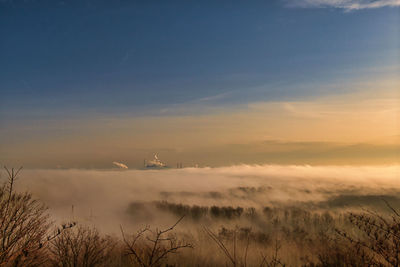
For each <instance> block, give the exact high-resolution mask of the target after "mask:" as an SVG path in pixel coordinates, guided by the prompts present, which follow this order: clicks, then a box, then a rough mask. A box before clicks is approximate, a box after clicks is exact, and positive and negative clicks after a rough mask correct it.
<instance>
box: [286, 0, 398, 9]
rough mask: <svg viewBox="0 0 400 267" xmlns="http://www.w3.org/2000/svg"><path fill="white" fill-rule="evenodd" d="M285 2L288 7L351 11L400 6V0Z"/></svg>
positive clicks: (312, 0)
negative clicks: (329, 8)
mask: <svg viewBox="0 0 400 267" xmlns="http://www.w3.org/2000/svg"><path fill="white" fill-rule="evenodd" d="M287 4H288V6H289V7H303V8H326V7H333V8H341V9H344V10H346V11H352V10H360V9H370V8H380V7H398V6H400V0H288V1H287Z"/></svg>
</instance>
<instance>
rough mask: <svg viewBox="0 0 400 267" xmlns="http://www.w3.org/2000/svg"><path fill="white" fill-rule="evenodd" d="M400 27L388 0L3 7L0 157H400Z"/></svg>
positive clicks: (69, 161)
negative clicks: (157, 155) (156, 154)
mask: <svg viewBox="0 0 400 267" xmlns="http://www.w3.org/2000/svg"><path fill="white" fill-rule="evenodd" d="M150 2H151V3H150ZM399 25H400V1H399V0H271V1H224V0H221V1H148V2H147V1H129V0H125V1H124V0H120V1H111V0H104V1H94V0H93V1H92V0H82V1H41V0H36V1H35V0H30V1H16V0H15V1H13V0H0V36H1V39H0V93H1V94H0V164H2V165H4V164H7V165H24V166H26V167H28V168H58V167H61V168H111V167H112V162H113V161H118V162H124V163H125V164H127V165H128V166H129V167H140V166H141V165H142V163H143V159H144V158H151V157H152V155H153V154H154V153H158V154H159V155H160V158H162V159H163V160H165V161H166V162H167V163H168V164H170V165H172V166H175V164H176V162H183V163H184V164H185V165H186V166H191V165H194V164H196V163H197V164H200V165H201V166H220V165H231V164H240V163H246V164H264V163H281V164H349V165H351V164H393V163H399V162H400V152H399V151H400V89H399V88H400V76H399V73H400V52H399V48H400V26H399Z"/></svg>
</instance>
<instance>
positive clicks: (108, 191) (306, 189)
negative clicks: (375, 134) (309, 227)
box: [1, 165, 400, 233]
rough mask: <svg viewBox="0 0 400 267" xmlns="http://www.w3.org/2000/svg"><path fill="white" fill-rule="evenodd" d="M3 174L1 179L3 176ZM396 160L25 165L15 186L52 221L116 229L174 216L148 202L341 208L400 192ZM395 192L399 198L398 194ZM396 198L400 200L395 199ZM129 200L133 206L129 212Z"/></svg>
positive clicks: (399, 166) (258, 206)
mask: <svg viewBox="0 0 400 267" xmlns="http://www.w3.org/2000/svg"><path fill="white" fill-rule="evenodd" d="M5 177H6V176H5V175H4V174H3V173H2V174H1V178H3V179H5ZM399 179H400V165H392V166H363V167H355V166H352V167H350V166H306V165H304V166H300V165H293V166H284V165H239V166H231V167H222V168H185V169H171V170H127V171H124V172H121V171H93V170H25V171H23V172H22V173H21V176H20V178H19V180H18V181H17V184H16V186H17V189H18V190H22V191H24V190H29V191H30V192H32V193H33V194H34V196H35V197H36V198H39V199H41V200H42V201H43V202H44V203H46V204H47V205H48V206H49V207H50V211H51V214H52V216H53V218H54V219H55V220H56V221H63V220H70V219H74V220H78V221H79V222H83V223H85V222H86V223H87V222H89V223H95V224H96V225H97V226H98V227H99V228H101V229H102V230H104V231H109V232H115V233H118V227H119V225H120V224H123V225H124V226H128V225H131V226H132V227H136V226H138V225H139V224H143V223H145V224H146V223H149V224H160V221H163V220H164V221H165V222H166V224H167V225H168V223H170V222H171V221H173V220H175V219H174V218H172V217H171V218H170V221H166V220H167V219H166V218H168V214H165V213H162V212H160V211H154V210H151V209H150V210H146V207H148V203H153V202H155V201H167V202H168V203H175V204H184V205H198V206H207V207H210V206H213V205H215V206H233V207H237V206H240V207H254V208H256V209H262V208H263V207H266V206H269V207H284V206H293V205H300V206H302V207H310V205H311V206H312V207H316V208H318V207H323V206H326V207H328V208H330V207H340V208H343V207H344V206H346V205H351V203H352V202H353V203H354V202H356V203H358V204H360V205H362V204H363V203H365V201H367V200H368V201H370V200H371V199H372V200H374V199H375V200H376V201H377V199H379V198H380V196H388V197H392V198H393V196H399V193H400V184H399V182H398V181H399ZM397 198H398V197H397ZM399 203H400V200H399ZM132 204H135V205H136V207H137V205H139V206H140V207H145V208H143V209H135V210H136V211H135V212H133V213H131V214H128V212H127V211H128V209H129V207H132Z"/></svg>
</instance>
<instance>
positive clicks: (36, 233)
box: [0, 167, 50, 266]
mask: <svg viewBox="0 0 400 267" xmlns="http://www.w3.org/2000/svg"><path fill="white" fill-rule="evenodd" d="M21 169H22V168H19V169H18V170H14V169H11V170H9V169H7V168H6V167H5V170H6V172H7V174H8V182H7V183H5V184H3V185H2V186H0V215H1V216H0V266H39V265H42V264H43V262H44V261H45V260H46V257H45V255H44V252H43V250H42V249H41V248H42V247H43V241H44V240H46V233H47V229H48V227H49V226H50V223H49V221H48V218H49V216H48V214H47V208H46V207H45V206H44V205H43V204H42V203H40V202H39V201H38V200H35V199H33V198H32V195H31V194H29V193H16V192H14V184H15V180H16V179H17V176H18V173H19V172H20V170H21Z"/></svg>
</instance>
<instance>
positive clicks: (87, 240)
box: [49, 226, 117, 267]
mask: <svg viewBox="0 0 400 267" xmlns="http://www.w3.org/2000/svg"><path fill="white" fill-rule="evenodd" d="M116 244H117V242H116V241H115V240H114V239H113V238H112V237H109V236H105V237H102V236H101V235H100V234H99V232H98V231H97V230H96V229H95V228H89V227H86V226H78V227H75V228H71V229H66V230H64V231H62V232H61V233H60V234H59V235H58V236H57V237H56V238H54V239H53V240H52V241H51V244H50V246H49V251H50V254H51V260H50V261H51V265H52V266H60V267H72V266H73V267H89V266H92V267H95V266H110V264H111V262H112V261H113V260H115V258H114V255H115V254H114V248H115V246H116Z"/></svg>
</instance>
